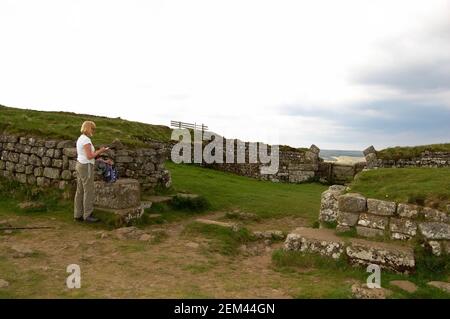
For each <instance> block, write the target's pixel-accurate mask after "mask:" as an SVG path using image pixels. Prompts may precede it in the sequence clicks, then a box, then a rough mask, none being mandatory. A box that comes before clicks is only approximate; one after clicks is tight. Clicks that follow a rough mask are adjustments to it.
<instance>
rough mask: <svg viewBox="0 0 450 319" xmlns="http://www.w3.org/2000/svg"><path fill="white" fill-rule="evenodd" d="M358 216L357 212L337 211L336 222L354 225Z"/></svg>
mask: <svg viewBox="0 0 450 319" xmlns="http://www.w3.org/2000/svg"><path fill="white" fill-rule="evenodd" d="M358 218H359V214H355V213H347V212H341V211H338V215H337V222H338V223H339V225H341V226H355V225H356V223H357V222H358Z"/></svg>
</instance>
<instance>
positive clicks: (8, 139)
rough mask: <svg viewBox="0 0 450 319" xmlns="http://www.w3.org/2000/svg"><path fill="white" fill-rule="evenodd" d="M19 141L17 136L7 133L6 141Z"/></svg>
mask: <svg viewBox="0 0 450 319" xmlns="http://www.w3.org/2000/svg"><path fill="white" fill-rule="evenodd" d="M18 141H19V137H18V136H15V135H8V136H7V137H6V142H8V143H17V142H18Z"/></svg>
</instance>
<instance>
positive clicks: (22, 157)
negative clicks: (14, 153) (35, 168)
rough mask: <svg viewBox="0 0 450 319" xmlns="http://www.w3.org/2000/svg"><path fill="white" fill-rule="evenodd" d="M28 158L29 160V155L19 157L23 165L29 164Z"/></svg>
mask: <svg viewBox="0 0 450 319" xmlns="http://www.w3.org/2000/svg"><path fill="white" fill-rule="evenodd" d="M28 158H29V156H28V155H27V154H20V155H19V163H20V164H23V165H26V164H28Z"/></svg>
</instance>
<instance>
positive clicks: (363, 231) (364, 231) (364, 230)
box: [356, 226, 384, 238]
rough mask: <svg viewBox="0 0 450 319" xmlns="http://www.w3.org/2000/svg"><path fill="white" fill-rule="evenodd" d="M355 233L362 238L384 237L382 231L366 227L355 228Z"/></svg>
mask: <svg viewBox="0 0 450 319" xmlns="http://www.w3.org/2000/svg"><path fill="white" fill-rule="evenodd" d="M356 233H357V234H358V235H359V236H362V237H368V238H371V237H382V236H384V231H383V230H381V229H373V228H368V227H362V226H356Z"/></svg>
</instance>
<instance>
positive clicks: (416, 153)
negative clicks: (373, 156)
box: [377, 143, 450, 160]
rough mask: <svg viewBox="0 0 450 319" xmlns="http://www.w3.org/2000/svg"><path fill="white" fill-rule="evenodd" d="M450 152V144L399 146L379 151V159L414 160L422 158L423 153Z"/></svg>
mask: <svg viewBox="0 0 450 319" xmlns="http://www.w3.org/2000/svg"><path fill="white" fill-rule="evenodd" d="M425 151H430V152H450V143H446V144H430V145H420V146H403V147H401V146H397V147H389V148H386V149H384V150H381V151H378V152H377V156H378V158H382V159H393V160H397V159H412V158H415V157H420V155H421V154H422V152H425Z"/></svg>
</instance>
